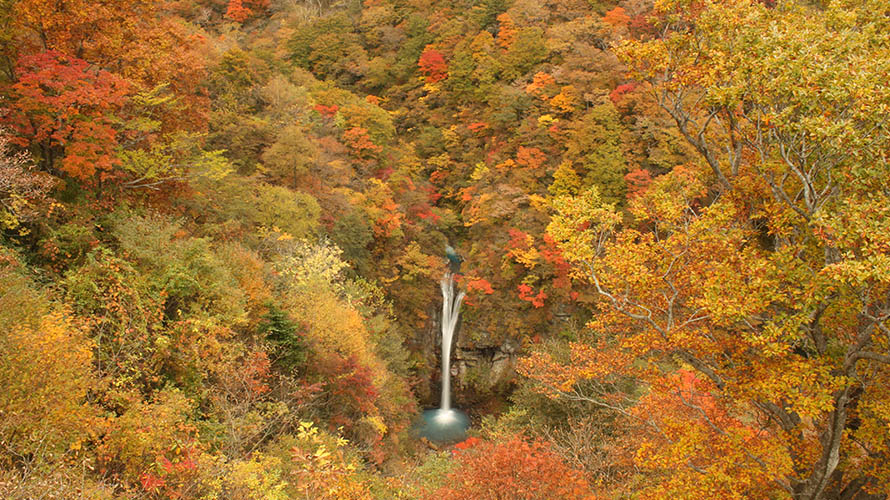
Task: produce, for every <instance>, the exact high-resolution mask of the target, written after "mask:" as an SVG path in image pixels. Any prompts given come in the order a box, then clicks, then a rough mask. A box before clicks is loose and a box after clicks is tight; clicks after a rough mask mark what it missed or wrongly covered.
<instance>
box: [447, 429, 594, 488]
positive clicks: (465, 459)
mask: <svg viewBox="0 0 890 500" xmlns="http://www.w3.org/2000/svg"><path fill="white" fill-rule="evenodd" d="M471 439H472V438H471ZM455 448H456V449H455V451H454V454H455V460H456V462H457V467H456V468H455V469H454V471H452V472H451V473H450V474H449V475H448V479H447V485H446V486H444V487H443V488H441V489H439V490H437V491H436V492H435V493H434V495H433V496H430V497H429V498H443V497H447V498H455V499H461V500H464V499H466V500H469V499H480V500H488V499H491V500H495V499H501V498H528V499H542V500H543V499H551V498H561V499H566V500H570V499H592V498H593V497H592V496H591V495H590V493H589V488H588V486H587V482H586V481H585V480H584V477H583V476H582V475H581V474H580V473H579V472H578V471H577V470H574V469H572V468H570V467H569V466H567V465H566V464H565V463H564V462H563V460H562V459H561V458H560V457H559V456H558V455H556V454H555V453H554V452H553V451H552V450H551V449H550V446H549V444H548V443H546V442H543V441H528V440H526V439H525V438H523V437H521V436H511V437H506V438H502V439H499V440H498V441H496V442H493V441H478V440H473V441H470V440H468V441H467V442H466V443H464V444H461V443H459V444H458V445H457V446H456V447H455Z"/></svg>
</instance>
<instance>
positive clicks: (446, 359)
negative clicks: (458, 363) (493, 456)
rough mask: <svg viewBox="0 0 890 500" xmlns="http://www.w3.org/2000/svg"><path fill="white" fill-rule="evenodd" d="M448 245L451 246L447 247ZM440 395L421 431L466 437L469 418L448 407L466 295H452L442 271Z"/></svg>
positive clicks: (449, 438)
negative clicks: (453, 353)
mask: <svg viewBox="0 0 890 500" xmlns="http://www.w3.org/2000/svg"><path fill="white" fill-rule="evenodd" d="M449 248H450V247H449ZM439 284H440V285H441V286H442V399H441V400H440V407H439V408H438V409H434V410H426V411H424V412H423V422H421V424H420V434H421V435H422V436H423V437H425V438H427V439H429V440H431V441H439V442H454V441H460V440H462V439H464V438H466V431H467V427H469V425H470V421H469V419H468V418H467V416H466V415H465V414H464V413H463V412H462V411H460V410H456V409H453V408H451V344H452V342H453V340H454V330H456V329H457V320H458V318H459V317H460V305H461V302H463V300H464V296H465V295H466V294H465V293H464V291H463V290H458V291H457V296H455V289H456V288H457V287H455V286H454V274H452V273H451V272H450V271H449V272H447V273H445V276H443V277H442V281H440V282H439Z"/></svg>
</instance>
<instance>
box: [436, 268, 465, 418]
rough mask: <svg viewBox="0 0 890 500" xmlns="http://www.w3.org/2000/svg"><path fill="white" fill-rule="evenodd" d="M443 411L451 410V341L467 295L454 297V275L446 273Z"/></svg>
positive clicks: (444, 285) (443, 312) (444, 288)
mask: <svg viewBox="0 0 890 500" xmlns="http://www.w3.org/2000/svg"><path fill="white" fill-rule="evenodd" d="M439 283H440V284H441V285H442V299H443V300H442V401H441V403H440V408H441V409H442V410H450V409H451V339H452V338H453V337H454V330H455V328H457V318H458V317H459V316H460V304H461V302H463V300H464V296H465V295H466V294H465V293H464V292H463V290H460V291H458V293H457V297H455V296H454V288H455V287H454V275H453V274H451V272H447V273H445V276H443V277H442V281H440V282H439Z"/></svg>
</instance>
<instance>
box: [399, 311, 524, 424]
mask: <svg viewBox="0 0 890 500" xmlns="http://www.w3.org/2000/svg"><path fill="white" fill-rule="evenodd" d="M429 317H430V320H429V321H428V322H427V325H426V326H425V328H423V330H422V331H419V332H417V335H416V338H415V339H414V342H415V352H417V353H418V356H419V358H420V359H419V361H418V377H419V378H420V379H421V382H420V383H419V384H418V385H417V386H416V387H415V393H416V394H417V396H418V398H419V399H420V401H421V404H422V405H423V406H428V407H434V406H437V405H438V402H439V394H440V391H441V380H440V379H441V374H440V373H441V372H440V370H441V366H442V365H441V363H442V360H441V356H442V330H441V305H440V304H433V305H431V307H430V316H429ZM474 337H476V336H474V335H471V332H469V331H467V330H466V327H465V325H463V324H462V323H461V324H460V325H459V326H458V328H457V331H456V332H455V335H454V340H453V342H454V346H453V348H452V355H451V376H452V395H453V400H454V404H455V406H456V407H463V408H466V407H468V406H472V405H475V404H478V403H480V402H484V401H485V400H488V399H491V398H501V397H503V396H505V395H506V394H507V393H508V392H509V390H510V388H511V383H512V381H513V378H514V377H515V372H514V369H515V367H516V360H517V359H518V357H519V347H520V346H519V344H518V342H516V341H515V340H512V339H507V340H504V341H498V342H496V341H494V340H492V339H490V338H488V337H483V339H482V340H480V339H478V338H474Z"/></svg>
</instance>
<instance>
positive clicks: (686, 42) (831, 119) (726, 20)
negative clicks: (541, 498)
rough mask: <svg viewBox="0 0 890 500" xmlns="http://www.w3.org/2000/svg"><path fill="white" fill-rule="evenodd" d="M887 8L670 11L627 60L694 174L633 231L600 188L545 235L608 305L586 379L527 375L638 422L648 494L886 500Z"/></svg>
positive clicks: (537, 359) (688, 5)
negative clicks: (872, 498) (686, 148)
mask: <svg viewBox="0 0 890 500" xmlns="http://www.w3.org/2000/svg"><path fill="white" fill-rule="evenodd" d="M879 11H881V9H879V8H878V3H877V2H843V1H841V2H832V3H831V4H830V6H828V7H827V8H826V9H824V10H814V9H812V8H809V7H804V6H798V5H795V4H794V3H792V2H787V3H782V4H780V5H778V6H776V7H775V8H768V7H766V6H764V5H763V4H761V3H759V2H750V1H748V0H721V1H715V2H698V1H686V0H676V1H666V2H661V3H659V4H658V7H657V9H656V13H657V14H658V15H659V16H660V18H661V21H660V22H661V28H662V34H661V36H660V37H659V38H656V39H652V40H648V41H642V42H639V41H638V42H627V43H625V44H624V45H623V46H621V47H620V49H619V52H620V54H621V55H622V57H624V59H625V61H626V62H627V63H628V64H629V65H630V66H631V68H632V70H633V72H634V75H635V76H636V77H637V78H638V79H641V80H646V81H647V82H648V84H649V85H651V88H652V89H653V92H654V98H655V99H657V100H658V102H659V103H660V104H661V106H662V108H663V110H664V111H665V112H666V113H667V114H669V115H670V116H671V117H672V118H673V119H674V121H675V123H676V126H677V129H678V131H679V133H680V134H681V135H682V136H683V137H685V139H686V140H687V141H688V142H689V143H690V144H691V145H692V146H693V147H694V148H695V150H696V151H697V152H698V153H699V161H698V162H697V163H693V164H690V165H684V166H678V167H675V168H674V170H673V171H672V172H671V173H670V174H668V175H665V176H662V177H660V178H657V179H655V180H653V181H652V183H651V185H650V186H649V188H648V190H647V191H646V192H645V193H642V194H637V195H636V196H635V197H634V198H633V200H632V201H631V203H630V207H629V208H630V214H631V215H632V216H633V220H632V222H629V223H626V224H625V223H624V221H623V215H622V214H619V213H617V212H616V211H615V210H614V208H613V207H612V206H610V205H609V204H606V203H603V202H602V200H601V199H600V196H599V194H598V193H597V192H596V190H590V191H587V192H586V193H584V194H581V195H579V196H562V197H560V198H558V199H557V200H556V201H555V202H554V203H553V206H554V208H555V209H556V215H555V216H554V217H553V219H552V222H551V225H550V226H549V229H548V231H549V233H550V234H551V236H552V237H553V238H554V239H555V240H556V241H557V242H559V244H560V246H561V248H562V249H563V251H564V254H565V256H566V258H567V259H569V260H570V261H572V262H573V263H574V264H575V273H576V277H577V278H578V279H581V280H583V281H586V282H588V283H589V284H590V285H591V286H592V287H593V288H594V289H595V290H596V291H597V292H598V295H599V297H600V301H599V303H598V304H597V311H596V314H595V316H594V320H593V321H592V322H591V324H590V326H591V328H590V330H591V332H590V334H589V335H588V336H587V338H585V339H584V341H583V342H578V343H575V344H573V345H572V347H571V354H570V358H571V359H570V362H568V363H566V362H565V360H556V359H554V358H553V357H551V356H548V355H544V354H536V355H533V356H532V357H530V358H529V359H527V360H526V361H525V363H524V365H523V367H522V371H524V372H525V373H526V374H528V375H529V376H531V377H532V378H533V379H535V380H536V381H538V382H539V383H540V388H541V389H542V390H543V391H545V392H547V393H548V394H550V395H553V396H556V397H566V398H573V399H578V400H584V401H589V402H591V403H593V404H596V405H598V406H601V407H606V408H610V409H612V410H614V411H615V412H617V413H618V414H619V415H621V416H623V417H624V418H625V419H626V420H627V421H628V422H630V423H632V424H633V425H636V426H637V428H638V432H636V433H635V434H634V435H633V443H632V445H631V446H632V447H633V448H634V450H633V451H634V456H635V462H636V465H637V466H638V467H639V468H640V469H641V470H642V471H643V472H645V473H646V475H645V484H641V485H638V487H637V488H636V489H638V490H639V496H640V497H641V498H794V499H807V500H818V499H822V498H854V497H859V496H861V495H887V494H888V493H890V467H888V463H890V462H888V460H887V457H888V452H890V430H888V429H890V391H888V390H887V388H888V385H887V382H888V381H890V355H888V349H890V208H888V207H890V191H888V190H887V188H886V186H887V183H888V180H890V163H888V159H887V154H886V152H887V150H888V146H890V134H888V129H887V127H886V123H885V120H886V117H885V116H886V112H885V111H882V110H886V109H890V89H888V86H887V84H886V77H885V76H884V75H886V73H887V72H888V71H890V58H888V55H890V52H888V47H890V46H888V43H887V39H886V36H881V35H879V33H882V32H885V31H886V29H887V19H886V16H884V15H883V14H878V12H879ZM866 61H868V63H866ZM852 68H856V70H855V71H853V70H852ZM627 382H632V383H634V384H635V385H634V386H635V387H636V388H637V389H636V390H634V391H627V390H625V391H619V390H617V387H619V385H621V384H623V385H624V387H627Z"/></svg>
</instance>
